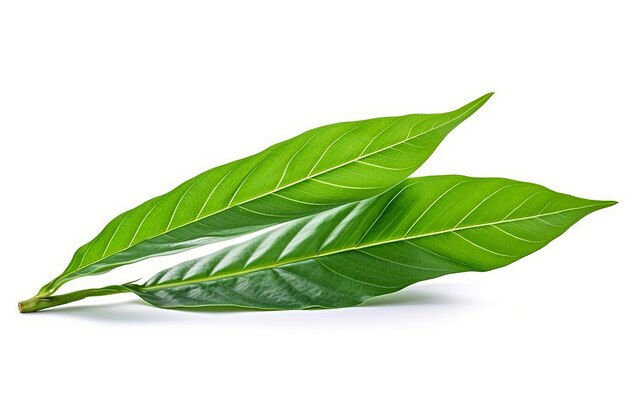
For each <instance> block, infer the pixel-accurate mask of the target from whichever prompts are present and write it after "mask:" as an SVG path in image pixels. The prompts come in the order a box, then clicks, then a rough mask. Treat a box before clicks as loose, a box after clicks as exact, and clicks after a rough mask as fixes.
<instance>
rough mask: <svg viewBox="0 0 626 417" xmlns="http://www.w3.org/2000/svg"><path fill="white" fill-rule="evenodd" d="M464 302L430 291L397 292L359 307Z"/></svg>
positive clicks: (370, 300)
mask: <svg viewBox="0 0 626 417" xmlns="http://www.w3.org/2000/svg"><path fill="white" fill-rule="evenodd" d="M463 302H464V301H463V300H462V299H459V298H453V297H450V296H447V295H442V294H435V293H433V292H432V291H428V292H426V291H410V290H408V291H407V290H405V291H399V292H395V293H393V294H387V295H382V296H380V297H374V298H371V299H369V300H367V301H366V302H364V303H363V304H361V305H360V306H359V308H363V307H395V306H398V307H400V306H429V305H453V304H454V305H458V304H461V303H463Z"/></svg>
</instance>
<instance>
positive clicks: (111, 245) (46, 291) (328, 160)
mask: <svg viewBox="0 0 626 417" xmlns="http://www.w3.org/2000/svg"><path fill="white" fill-rule="evenodd" d="M490 96H491V94H487V95H485V96H483V97H480V98H479V99H477V100H475V101H473V102H471V103H469V104H467V105H465V106H463V107H461V108H460V109H458V110H455V111H452V112H449V113H443V114H433V115H423V114H414V115H407V116H400V117H384V118H378V119H370V120H364V121H358V122H347V123H338V124H333V125H328V126H324V127H320V128H317V129H313V130H310V131H308V132H305V133H303V134H301V135H299V136H296V137H295V138H293V139H290V140H287V141H284V142H281V143H278V144H276V145H274V146H271V147H270V148H268V149H266V150H264V151H262V152H260V153H258V154H256V155H253V156H250V157H248V158H244V159H241V160H238V161H235V162H231V163H229V164H226V165H222V166H219V167H217V168H214V169H211V170H209V171H206V172H204V173H202V174H200V175H198V176H196V177H194V178H192V179H190V180H189V181H187V182H185V183H183V184H181V185H180V186H178V187H177V188H175V189H174V190H172V191H170V192H169V193H167V194H164V195H162V196H159V197H156V198H153V199H151V200H149V201H147V202H145V203H143V204H141V205H140V206H138V207H136V208H134V209H132V210H129V211H127V212H125V213H123V214H121V215H120V216H118V217H116V218H115V219H113V220H112V221H111V222H110V223H109V224H107V225H106V226H105V227H104V229H103V230H102V231H101V232H100V233H99V234H98V235H97V236H96V237H95V238H94V239H93V240H91V241H90V242H88V243H87V244H85V245H83V246H82V247H80V248H79V249H78V250H77V251H76V253H75V254H74V257H73V258H72V260H71V262H70V264H69V265H68V266H67V268H66V270H65V271H64V272H63V273H62V274H61V275H60V276H59V277H58V278H56V279H55V280H53V281H51V282H50V283H49V284H47V285H46V286H44V287H43V288H42V289H41V291H40V293H39V296H48V295H50V294H52V293H53V292H54V291H56V290H57V289H58V288H59V287H60V286H61V285H63V284H64V283H66V282H68V281H70V280H72V279H74V278H77V277H80V276H84V275H90V274H97V273H102V272H106V271H108V270H110V269H113V268H116V267H118V266H121V265H125V264H129V263H133V262H137V261H139V260H142V259H145V258H149V257H153V256H159V255H165V254H170V253H175V252H179V251H182V250H186V249H189V248H193V247H197V246H200V245H203V244H206V243H209V242H214V241H217V240H222V239H227V238H231V237H234V236H238V235H242V234H245V233H249V232H252V231H255V230H259V229H262V228H265V227H267V226H270V225H274V224H278V223H282V222H285V221H288V220H292V219H296V218H300V217H304V216H307V215H310V214H313V213H318V212H321V211H324V210H327V209H330V208H333V207H336V206H340V205H342V204H345V203H348V202H353V201H356V200H361V199H364V198H369V197H371V196H374V195H377V194H380V193H382V192H384V191H386V190H387V189H389V188H390V187H393V186H394V185H396V184H397V183H398V182H400V181H402V180H403V179H404V178H406V177H407V176H408V175H410V174H411V173H412V172H413V171H415V169H417V167H419V166H420V165H421V164H422V163H423V162H424V161H425V160H426V159H427V158H428V157H429V156H430V155H431V153H432V152H433V151H434V150H435V148H436V147H437V145H439V143H440V142H441V141H442V139H443V138H444V137H445V136H446V135H447V134H448V133H449V132H450V131H451V130H452V129H453V128H454V127H456V126H457V125H458V124H459V123H461V122H462V121H463V120H465V119H466V118H467V117H469V116H470V115H471V114H472V113H474V112H475V111H476V110H477V109H478V108H480V107H481V106H482V105H483V104H484V103H485V102H486V101H487V100H488V99H489V97H490Z"/></svg>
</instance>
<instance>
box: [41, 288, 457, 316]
mask: <svg viewBox="0 0 626 417" xmlns="http://www.w3.org/2000/svg"><path fill="white" fill-rule="evenodd" d="M464 303H465V300H463V299H459V298H455V297H450V296H448V295H443V294H440V293H435V292H433V290H432V289H429V290H428V291H424V290H421V291H419V290H413V291H411V290H410V289H409V290H404V291H400V292H396V293H393V294H387V295H383V296H380V297H375V298H372V299H370V300H367V301H366V302H365V303H363V304H361V305H359V306H354V307H345V308H341V309H336V310H346V309H356V310H358V309H372V308H381V307H386V308H389V307H403V308H407V309H410V308H411V307H432V306H446V305H459V304H464ZM332 310H333V309H325V308H312V309H309V310H307V311H332ZM267 312H277V310H261V309H254V308H245V307H230V306H214V307H187V308H172V309H159V308H157V307H153V306H151V305H150V304H148V303H146V302H145V301H143V300H129V301H122V302H118V303H109V304H97V305H70V306H60V307H55V308H51V309H49V310H43V311H39V312H37V313H35V314H45V315H50V316H68V317H73V318H79V319H85V320H96V321H105V322H127V323H164V322H181V321H186V320H185V319H186V318H189V317H190V316H192V315H194V314H189V313H195V316H196V317H199V316H202V315H203V314H204V315H207V314H208V315H211V314H215V315H223V314H229V315H230V314H236V313H239V314H245V313H255V314H260V313H267ZM181 313H187V314H181Z"/></svg>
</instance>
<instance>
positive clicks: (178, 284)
mask: <svg viewBox="0 0 626 417" xmlns="http://www.w3.org/2000/svg"><path fill="white" fill-rule="evenodd" d="M602 205H604V204H602V203H601V204H589V205H586V206H581V207H573V208H568V209H563V210H558V211H553V212H549V213H541V214H537V215H534V216H526V217H518V218H515V219H506V220H499V221H496V222H489V223H480V224H475V225H469V226H463V227H454V228H451V229H445V230H439V231H436V232H430V233H424V234H419V235H414V236H406V237H400V238H396V239H389V240H384V241H380V242H373V243H368V244H364V245H357V246H354V247H350V248H343V249H338V250H334V251H328V252H322V253H316V254H313V255H310V256H305V257H303V258H299V259H290V260H288V261H285V262H277V263H274V264H270V265H265V266H262V267H258V268H250V269H248V270H243V271H238V272H232V273H226V274H216V275H213V276H211V277H204V278H198V279H190V280H183V281H176V282H172V283H166V284H157V285H153V286H145V287H143V289H145V290H147V291H155V290H160V289H165V288H171V287H182V286H186V285H191V284H198V283H203V282H209V281H215V280H219V279H226V278H232V277H236V276H241V275H245V274H250V273H253V272H259V271H264V270H267V269H274V268H280V267H282V266H285V265H292V264H297V263H300V262H304V261H308V260H311V259H318V258H324V257H326V256H331V255H336V254H340V253H345V252H350V251H355V250H361V249H366V248H370V247H374V246H380V245H386V244H390V243H396V242H402V241H405V240H414V239H421V238H425V237H429V236H436V235H442V234H446V233H452V232H458V231H462V230H468V229H476V228H480V227H487V226H495V225H500V224H505V223H511V222H519V221H524V220H532V219H537V218H541V217H546V216H553V215H555V214H559V213H565V212H568V211H574V210H583V209H586V208H590V207H597V206H602Z"/></svg>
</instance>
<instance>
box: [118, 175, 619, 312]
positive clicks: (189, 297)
mask: <svg viewBox="0 0 626 417" xmlns="http://www.w3.org/2000/svg"><path fill="white" fill-rule="evenodd" d="M612 204H614V202H610V201H593V200H586V199H582V198H577V197H572V196H570V195H566V194H560V193H556V192H554V191H551V190H549V189H547V188H545V187H542V186H539V185H535V184H530V183H525V182H518V181H512V180H508V179H502V178H469V177H463V176H436V177H425V178H411V179H408V180H405V181H403V182H402V183H400V184H399V185H397V186H396V187H395V188H393V189H392V190H390V191H388V192H386V193H385V194H383V195H379V196H377V197H373V198H370V199H367V200H364V201H361V202H356V203H351V204H346V205H344V206H342V207H338V208H335V209H332V210H329V211H326V212H324V213H321V214H317V215H315V216H311V217H308V218H304V219H300V220H297V221H294V222H292V223H289V224H287V225H285V226H282V227H280V228H278V229H276V230H274V231H272V232H270V233H267V234H265V235H261V236H259V237H257V238H254V239H252V240H250V241H248V242H244V243H242V244H239V245H235V246H232V247H229V248H226V249H224V250H222V251H219V252H216V253H214V254H212V255H209V256H206V257H203V258H199V259H195V260H192V261H189V262H185V263H182V264H180V265H177V266H175V267H173V268H170V269H167V270H164V271H162V272H160V273H158V274H157V275H155V276H154V277H152V278H151V279H150V280H148V281H147V282H146V283H145V284H127V285H126V286H125V288H126V289H128V290H130V291H132V292H134V293H136V294H137V295H139V296H140V297H141V298H143V299H144V300H146V301H147V302H149V303H150V304H153V305H155V306H158V307H198V306H215V305H228V306H243V307H253V308H262V309H303V308H310V307H345V306H353V305H357V304H360V303H362V302H363V301H365V300H367V299H368V298H370V297H374V296H379V295H382V294H387V293H392V292H395V291H398V290H400V289H402V288H404V287H406V286H408V285H411V284H413V283H415V282H418V281H422V280H426V279H431V278H435V277H439V276H441V275H445V274H452V273H457V272H465V271H488V270H491V269H494V268H500V267H502V266H505V265H508V264H510V263H512V262H514V261H516V260H518V259H520V258H522V257H524V256H526V255H528V254H530V253H532V252H534V251H536V250H538V249H540V248H542V247H544V246H545V245H546V244H547V243H548V242H550V241H551V240H553V239H555V238H556V237H557V236H559V235H561V234H562V233H563V232H564V231H565V230H567V229H568V228H569V227H570V226H572V225H573V224H574V223H575V222H577V221H578V220H579V219H581V218H582V217H584V216H585V215H587V214H589V213H591V212H593V211H595V210H598V209H601V208H604V207H607V206H610V205H612Z"/></svg>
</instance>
